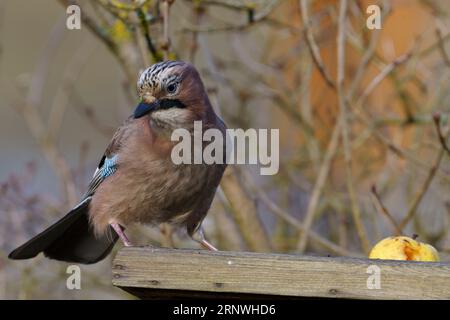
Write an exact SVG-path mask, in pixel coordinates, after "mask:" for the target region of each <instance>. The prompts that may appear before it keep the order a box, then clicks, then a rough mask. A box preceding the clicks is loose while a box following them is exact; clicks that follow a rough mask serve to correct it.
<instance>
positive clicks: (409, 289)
mask: <svg viewBox="0 0 450 320" xmlns="http://www.w3.org/2000/svg"><path fill="white" fill-rule="evenodd" d="M369 266H377V267H378V268H379V271H380V285H381V288H380V289H369V288H368V286H367V282H368V278H369V277H370V276H371V275H372V274H373V273H368V267H369ZM375 269H376V267H375ZM369 282H370V283H373V282H371V281H369ZM113 284H114V285H115V286H118V287H120V288H122V289H124V290H127V291H129V292H132V293H133V294H135V295H138V296H139V297H143V298H145V297H152V298H156V297H158V295H159V294H160V293H161V297H163V296H165V297H177V296H189V295H192V296H201V297H207V296H208V295H210V296H211V297H213V298H214V297H223V296H225V297H241V296H242V297H249V296H250V297H252V296H253V295H261V296H260V297H264V296H266V297H270V296H271V297H273V296H279V297H285V298H286V297H322V298H358V299H450V264H448V263H435V262H413V261H392V260H390V261H388V260H368V259H356V258H342V257H338V258H331V257H312V256H299V255H287V254H266V253H249V252H211V251H206V250H184V249H157V248H151V247H129V248H123V249H122V250H120V251H119V252H118V254H117V255H116V257H115V259H114V262H113ZM256 297H258V296H256Z"/></svg>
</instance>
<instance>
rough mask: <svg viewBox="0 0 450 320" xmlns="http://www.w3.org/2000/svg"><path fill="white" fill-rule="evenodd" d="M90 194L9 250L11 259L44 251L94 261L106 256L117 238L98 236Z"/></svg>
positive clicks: (56, 256) (67, 258)
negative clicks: (92, 223) (91, 216)
mask: <svg viewBox="0 0 450 320" xmlns="http://www.w3.org/2000/svg"><path fill="white" fill-rule="evenodd" d="M90 200H91V198H90V197H89V198H87V199H85V200H84V201H83V202H82V203H80V204H79V205H78V206H76V207H75V208H74V209H72V211H70V212H69V213H68V214H66V215H65V216H64V217H63V218H61V219H60V220H59V221H58V222H56V223H55V224H53V225H51V226H50V227H48V228H47V229H46V230H44V231H43V232H41V233H40V234H38V235H37V236H35V237H34V238H33V239H31V240H29V241H28V242H26V243H25V244H23V245H21V246H20V247H18V248H17V249H16V250H14V251H13V252H11V253H10V254H9V256H8V257H9V258H10V259H30V258H33V257H35V256H36V255H38V254H39V253H40V252H44V255H45V256H46V257H48V258H51V259H56V260H61V261H66V262H77V263H86V264H88V263H95V262H98V261H100V260H102V259H104V258H105V257H106V256H107V255H108V254H109V253H110V252H111V250H112V248H113V246H114V244H115V243H116V241H117V235H116V233H115V232H109V234H111V237H109V238H108V237H107V236H106V235H105V236H102V237H96V236H95V235H94V232H93V230H92V229H91V227H90V225H89V216H88V207H89V203H90Z"/></svg>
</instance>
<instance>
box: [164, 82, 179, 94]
mask: <svg viewBox="0 0 450 320" xmlns="http://www.w3.org/2000/svg"><path fill="white" fill-rule="evenodd" d="M177 87H178V86H177V84H176V83H170V84H169V85H168V86H167V88H166V90H167V93H171V94H172V93H175V91H177Z"/></svg>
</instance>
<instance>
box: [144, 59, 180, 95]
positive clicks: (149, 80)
mask: <svg viewBox="0 0 450 320" xmlns="http://www.w3.org/2000/svg"><path fill="white" fill-rule="evenodd" d="M183 64H184V62H182V61H163V62H158V63H155V64H153V65H151V66H150V67H148V68H147V69H145V70H144V71H143V72H142V73H141V75H140V77H139V80H138V82H137V90H138V93H139V95H141V93H142V92H144V91H145V90H149V89H157V88H160V87H161V85H163V83H164V82H167V81H171V80H172V78H171V76H168V77H165V76H164V75H165V74H166V71H167V70H169V69H171V68H173V67H175V66H181V65H183ZM172 76H173V77H175V76H174V75H172Z"/></svg>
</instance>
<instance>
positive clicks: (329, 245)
mask: <svg viewBox="0 0 450 320" xmlns="http://www.w3.org/2000/svg"><path fill="white" fill-rule="evenodd" d="M244 173H245V175H246V179H245V180H246V182H247V183H248V184H250V187H251V188H252V189H253V190H254V191H255V193H256V194H257V195H258V199H260V200H261V201H262V202H263V203H264V204H265V205H266V206H267V208H268V209H269V210H270V211H271V212H272V213H274V214H276V215H277V216H278V217H280V218H281V219H283V220H284V221H286V222H287V223H289V224H290V225H292V226H294V227H295V228H297V229H298V230H299V231H300V232H302V233H305V234H306V235H307V236H308V237H310V238H311V240H312V241H314V242H315V243H317V244H318V245H320V246H322V247H324V248H325V249H327V250H330V251H331V252H333V253H336V254H339V255H342V256H360V254H358V253H355V252H350V251H348V250H347V249H345V248H342V247H340V246H338V245H336V244H335V243H333V242H331V241H329V240H327V239H325V238H323V237H322V236H321V235H319V234H318V233H316V232H314V231H313V230H307V229H306V228H305V226H304V225H303V224H302V223H301V222H300V221H298V220H297V219H296V218H294V217H293V216H292V215H290V214H289V213H287V212H286V211H284V210H283V209H281V208H280V207H279V206H278V205H277V204H276V203H275V202H273V201H272V200H270V198H269V197H268V196H267V194H266V193H265V192H264V191H263V190H262V189H261V188H260V187H258V186H257V185H256V183H255V182H254V181H253V179H252V178H251V177H250V175H249V174H248V173H247V172H245V171H244Z"/></svg>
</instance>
